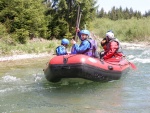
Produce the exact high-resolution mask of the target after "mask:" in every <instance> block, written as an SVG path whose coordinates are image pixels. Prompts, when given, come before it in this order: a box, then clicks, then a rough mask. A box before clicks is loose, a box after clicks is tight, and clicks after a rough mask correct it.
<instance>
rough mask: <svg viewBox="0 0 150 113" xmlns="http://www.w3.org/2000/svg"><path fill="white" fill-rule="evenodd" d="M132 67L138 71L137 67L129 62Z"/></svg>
mask: <svg viewBox="0 0 150 113" xmlns="http://www.w3.org/2000/svg"><path fill="white" fill-rule="evenodd" d="M129 64H130V66H131V67H132V69H133V70H136V69H137V67H136V66H135V64H133V63H132V62H129Z"/></svg>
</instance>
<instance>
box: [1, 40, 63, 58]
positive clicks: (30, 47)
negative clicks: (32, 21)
mask: <svg viewBox="0 0 150 113" xmlns="http://www.w3.org/2000/svg"><path fill="white" fill-rule="evenodd" d="M58 45H60V41H58V40H51V41H49V40H43V39H34V40H30V41H28V43H26V44H15V45H13V44H12V45H8V44H6V43H3V42H2V41H0V56H10V55H14V54H15V55H16V54H26V53H27V54H30V53H45V52H47V53H55V49H54V48H56V47H57V46H58Z"/></svg>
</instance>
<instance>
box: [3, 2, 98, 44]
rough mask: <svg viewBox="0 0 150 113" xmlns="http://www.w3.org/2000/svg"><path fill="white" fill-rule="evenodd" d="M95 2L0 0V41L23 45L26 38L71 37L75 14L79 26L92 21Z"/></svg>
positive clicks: (73, 29)
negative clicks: (7, 36) (79, 14)
mask: <svg viewBox="0 0 150 113" xmlns="http://www.w3.org/2000/svg"><path fill="white" fill-rule="evenodd" d="M95 4H96V1H95V0H0V39H1V38H2V37H5V36H6V35H9V40H10V39H11V42H12V41H16V42H18V43H22V44H24V43H26V42H27V40H28V39H29V38H33V37H42V38H45V39H52V38H57V39H61V38H63V37H72V36H73V35H74V34H75V27H76V18H77V10H78V7H79V6H80V8H81V10H82V18H81V26H82V25H84V24H85V23H87V22H89V21H91V20H92V19H93V18H94V17H95V12H96V7H95Z"/></svg>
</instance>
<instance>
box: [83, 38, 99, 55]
mask: <svg viewBox="0 0 150 113" xmlns="http://www.w3.org/2000/svg"><path fill="white" fill-rule="evenodd" d="M86 40H87V41H88V42H89V43H90V48H89V49H87V50H86V51H85V52H83V54H86V55H88V56H90V57H96V49H97V44H96V41H95V40H93V39H91V38H88V39H86Z"/></svg>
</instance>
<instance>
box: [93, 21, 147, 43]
mask: <svg viewBox="0 0 150 113" xmlns="http://www.w3.org/2000/svg"><path fill="white" fill-rule="evenodd" d="M90 25H91V29H90V30H92V31H93V32H94V33H95V34H96V35H97V36H99V37H104V36H105V33H106V32H107V31H108V30H113V31H114V33H115V37H117V38H118V39H120V40H121V41H150V27H149V25H150V18H142V19H136V18H132V19H129V20H117V21H112V20H110V19H106V18H102V19H100V18H97V19H95V20H94V21H92V22H91V23H90Z"/></svg>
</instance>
